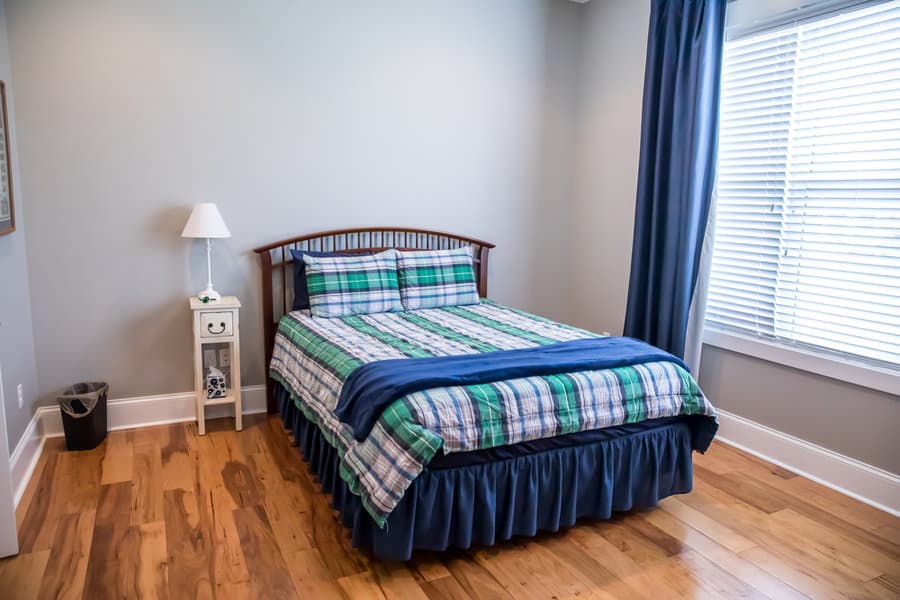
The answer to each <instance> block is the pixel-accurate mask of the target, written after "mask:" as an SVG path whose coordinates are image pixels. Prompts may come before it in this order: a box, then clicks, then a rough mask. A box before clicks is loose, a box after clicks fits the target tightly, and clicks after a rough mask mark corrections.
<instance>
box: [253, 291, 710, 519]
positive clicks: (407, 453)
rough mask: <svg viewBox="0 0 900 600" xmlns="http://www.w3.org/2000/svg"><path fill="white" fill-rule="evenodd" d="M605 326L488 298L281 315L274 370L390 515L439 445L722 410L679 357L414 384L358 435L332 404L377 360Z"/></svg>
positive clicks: (474, 445)
mask: <svg viewBox="0 0 900 600" xmlns="http://www.w3.org/2000/svg"><path fill="white" fill-rule="evenodd" d="M592 336H596V334H593V333H590V332H588V331H584V330H582V329H577V328H575V327H570V326H568V325H562V324H560V323H555V322H553V321H550V320H548V319H544V318H541V317H536V316H534V315H530V314H528V313H524V312H521V311H517V310H514V309H511V308H506V307H503V306H500V305H497V304H495V303H493V302H490V301H488V300H485V301H484V302H482V303H481V304H477V305H472V306H453V307H444V308H436V309H425V310H418V311H414V312H412V311H405V312H395V313H380V314H371V315H361V316H353V317H344V318H340V319H314V318H310V317H307V316H305V315H303V314H301V313H299V312H293V313H290V314H289V315H287V316H285V317H284V318H282V319H281V322H280V323H279V325H278V334H277V335H276V337H275V348H274V352H273V354H272V362H271V365H270V375H271V377H272V378H274V379H276V380H277V381H279V382H281V384H282V385H283V386H284V387H285V389H287V390H288V391H290V393H291V397H292V399H293V401H294V404H295V405H296V406H297V408H298V409H299V410H301V411H302V412H303V414H304V415H305V416H306V417H307V418H308V419H309V420H311V421H312V422H313V423H315V424H316V425H317V426H318V427H319V428H320V429H321V431H322V433H323V434H324V436H325V438H326V439H327V440H328V442H329V443H330V444H331V445H332V446H334V448H335V449H336V450H337V452H338V455H339V456H340V457H341V477H342V479H344V481H346V482H347V485H348V486H349V487H350V489H351V490H352V491H353V493H355V494H357V495H358V496H360V498H361V499H362V503H363V506H365V508H366V510H367V511H368V512H369V514H370V515H372V517H373V518H374V519H375V521H376V522H377V523H380V524H383V523H384V522H385V521H386V519H387V516H388V515H389V514H390V513H391V511H392V510H393V509H394V507H395V506H396V505H397V503H398V502H400V500H401V499H402V498H403V494H404V493H405V492H406V490H407V488H408V487H409V486H410V485H411V484H412V482H413V481H414V480H415V478H416V477H418V475H419V474H420V473H421V472H422V471H423V470H424V469H425V468H426V466H427V465H428V463H429V461H431V459H432V458H433V457H434V456H435V454H436V453H438V452H440V451H442V450H443V452H445V453H448V452H468V451H471V450H477V449H481V448H492V447H495V446H501V445H505V444H515V443H518V442H522V441H527V440H535V439H540V438H547V437H553V436H557V435H563V434H566V433H571V432H575V431H587V430H591V429H600V428H603V427H613V426H616V425H622V424H624V423H637V422H640V421H644V420H647V419H658V418H662V417H671V416H676V415H705V416H707V417H709V418H710V419H715V410H714V409H713V407H712V405H711V404H710V403H709V402H708V401H707V400H706V398H705V397H704V396H703V393H702V392H701V391H700V388H699V387H698V386H697V383H696V382H695V381H694V379H693V378H692V377H691V376H690V374H688V373H687V371H685V370H684V369H682V368H681V367H679V366H678V365H676V364H674V363H668V362H655V363H646V364H641V365H634V366H631V367H621V368H616V369H604V370H599V371H581V372H577V373H566V374H560V375H549V376H535V377H523V378H520V379H508V380H504V381H497V382H494V383H490V384H478V385H469V386H453V387H443V388H435V389H431V390H426V391H421V392H415V393H413V394H410V395H408V396H404V397H403V398H399V399H397V400H396V401H395V402H394V403H392V404H391V405H390V406H389V407H388V408H387V409H386V410H385V411H384V413H382V415H381V417H380V418H379V420H378V422H377V423H376V424H375V427H374V428H373V429H372V431H371V433H370V434H369V436H368V438H366V439H365V440H363V441H357V440H356V439H355V438H354V437H353V431H352V429H351V428H350V426H349V425H347V424H345V423H343V422H341V421H340V420H339V419H338V418H337V417H336V416H335V415H334V412H333V411H334V407H335V405H336V404H337V401H338V398H339V397H340V392H341V387H342V386H343V384H344V382H345V381H346V380H347V378H348V377H349V376H350V374H351V373H352V372H353V371H354V370H355V369H357V368H358V367H359V366H361V365H363V364H365V363H368V362H374V361H379V360H387V359H396V358H404V357H422V356H454V355H460V354H476V353H479V352H495V351H498V350H511V349H515V348H531V347H534V346H541V345H546V344H553V343H556V342H565V341H569V340H575V339H581V338H585V337H592Z"/></svg>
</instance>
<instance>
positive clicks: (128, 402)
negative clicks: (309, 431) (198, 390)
mask: <svg viewBox="0 0 900 600" xmlns="http://www.w3.org/2000/svg"><path fill="white" fill-rule="evenodd" d="M194 397H195V396H194V394H193V393H192V392H185V393H180V394H163V395H159V396H139V397H136V398H118V399H110V400H109V403H108V404H107V411H108V413H107V423H108V426H109V430H110V431H116V430H118V429H135V428H137V427H150V426H153V425H165V424H167V423H180V422H184V421H193V420H195V419H196V418H197V411H196V408H195V406H194ZM241 401H242V404H243V413H244V414H245V415H250V414H256V413H264V412H266V386H264V385H249V386H246V387H244V388H241ZM230 416H234V407H233V406H231V405H227V404H219V405H214V406H210V407H208V408H207V409H206V418H207V419H218V418H221V417H230ZM62 435H63V427H62V418H61V417H60V415H59V408H58V407H56V406H41V407H39V408H38V409H37V410H36V411H35V413H34V416H33V417H32V418H31V421H30V422H29V423H28V427H27V428H26V429H25V433H24V434H22V438H21V439H20V440H19V443H18V444H16V448H15V450H13V453H12V454H11V455H10V457H9V470H10V475H11V478H12V485H13V496H14V499H15V503H16V505H18V504H19V500H21V499H22V494H24V493H25V487H26V486H27V485H28V481H29V480H30V479H31V475H32V474H33V473H34V468H35V466H37V462H38V459H39V458H40V457H41V452H42V451H43V449H44V441H45V440H46V439H47V438H52V437H60V436H62Z"/></svg>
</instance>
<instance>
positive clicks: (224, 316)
mask: <svg viewBox="0 0 900 600" xmlns="http://www.w3.org/2000/svg"><path fill="white" fill-rule="evenodd" d="M240 308H241V303H240V301H238V299H237V298H235V297H234V296H224V297H222V299H221V300H216V301H211V302H207V303H205V304H204V303H203V302H201V301H200V300H199V299H198V298H191V311H193V313H194V390H195V391H196V394H197V428H198V429H199V430H200V435H206V407H207V406H211V405H214V404H234V428H235V429H236V430H237V431H240V430H241V429H242V428H243V426H244V425H243V422H242V421H243V419H242V415H241V339H240V330H239V328H238V312H239V310H240ZM223 343H227V344H228V345H229V356H230V357H229V363H230V366H229V368H230V369H231V386H230V387H229V389H228V393H227V395H226V396H225V397H223V398H207V397H206V376H205V374H204V372H203V347H204V346H206V345H209V344H223Z"/></svg>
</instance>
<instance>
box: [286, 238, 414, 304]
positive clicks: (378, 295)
mask: <svg viewBox="0 0 900 600" xmlns="http://www.w3.org/2000/svg"><path fill="white" fill-rule="evenodd" d="M303 262H305V263H306V286H307V288H308V289H309V310H310V314H312V316H314V317H348V316H352V315H366V314H370V313H381V312H392V311H398V310H403V305H402V304H401V302H400V286H399V282H398V280H397V252H396V251H395V250H388V251H386V252H381V253H379V254H373V255H371V256H329V257H324V256H312V255H310V254H304V255H303Z"/></svg>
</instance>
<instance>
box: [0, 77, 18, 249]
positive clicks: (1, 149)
mask: <svg viewBox="0 0 900 600" xmlns="http://www.w3.org/2000/svg"><path fill="white" fill-rule="evenodd" d="M0 110H2V111H3V115H2V117H0V138H2V139H0V235H6V234H7V233H12V232H13V231H15V230H16V209H15V206H14V205H13V184H12V165H11V164H10V158H9V118H8V117H7V114H6V84H5V83H4V82H2V81H0Z"/></svg>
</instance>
